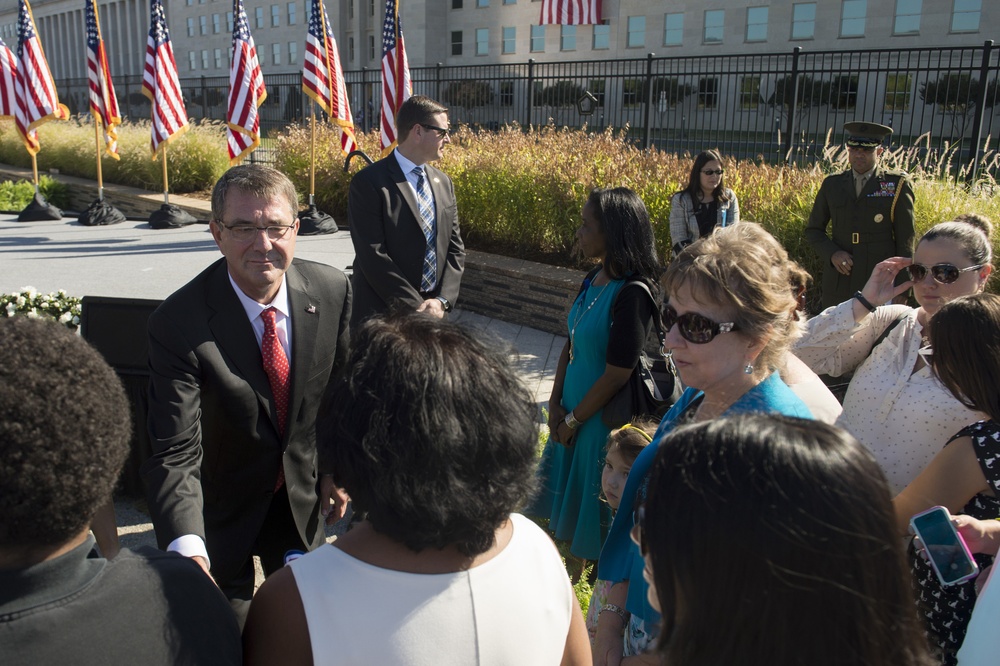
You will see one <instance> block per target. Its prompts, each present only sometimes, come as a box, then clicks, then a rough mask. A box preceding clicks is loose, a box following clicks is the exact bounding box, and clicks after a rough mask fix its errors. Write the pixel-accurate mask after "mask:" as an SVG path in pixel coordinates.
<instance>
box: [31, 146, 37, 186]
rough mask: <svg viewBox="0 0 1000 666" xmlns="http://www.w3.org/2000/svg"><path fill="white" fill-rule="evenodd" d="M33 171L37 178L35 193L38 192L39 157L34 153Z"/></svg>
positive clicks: (32, 160) (32, 159) (32, 157)
mask: <svg viewBox="0 0 1000 666" xmlns="http://www.w3.org/2000/svg"><path fill="white" fill-rule="evenodd" d="M31 173H32V176H34V179H35V194H38V157H37V156H35V154H34V153H32V155H31Z"/></svg>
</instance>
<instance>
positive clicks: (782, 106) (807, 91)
mask: <svg viewBox="0 0 1000 666" xmlns="http://www.w3.org/2000/svg"><path fill="white" fill-rule="evenodd" d="M794 86H795V81H794V79H793V78H792V77H791V75H789V76H785V77H782V78H780V79H778V80H777V81H775V82H774V92H773V93H771V96H770V97H769V98H768V99H767V104H768V106H770V107H773V108H776V109H778V110H779V111H780V112H781V115H782V116H784V117H785V118H786V119H787V118H788V114H789V113H790V112H791V110H792V105H793V101H794V105H795V115H796V117H797V118H798V119H799V120H802V119H803V118H804V117H805V116H806V115H808V113H809V110H810V109H812V108H814V107H820V106H823V105H825V104H829V103H830V82H829V81H822V80H816V79H813V78H812V77H811V76H809V75H808V74H800V75H799V81H798V90H797V91H796V94H795V95H794V96H793V94H792V90H793V89H794Z"/></svg>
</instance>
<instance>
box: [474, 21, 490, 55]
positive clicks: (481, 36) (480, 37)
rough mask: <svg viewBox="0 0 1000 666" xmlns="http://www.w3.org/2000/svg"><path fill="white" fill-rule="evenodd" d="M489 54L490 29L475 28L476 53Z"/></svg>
mask: <svg viewBox="0 0 1000 666" xmlns="http://www.w3.org/2000/svg"><path fill="white" fill-rule="evenodd" d="M489 54H490V29H489V28H476V55H477V56H484V55H489Z"/></svg>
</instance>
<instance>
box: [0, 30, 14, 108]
mask: <svg viewBox="0 0 1000 666" xmlns="http://www.w3.org/2000/svg"><path fill="white" fill-rule="evenodd" d="M16 86H17V57H16V56H15V55H14V52H13V51H11V50H10V49H9V48H8V47H7V45H6V44H5V43H4V41H3V40H2V39H0V118H13V117H14V114H15V113H16V112H17V101H16V98H15V93H14V88H15V87H16Z"/></svg>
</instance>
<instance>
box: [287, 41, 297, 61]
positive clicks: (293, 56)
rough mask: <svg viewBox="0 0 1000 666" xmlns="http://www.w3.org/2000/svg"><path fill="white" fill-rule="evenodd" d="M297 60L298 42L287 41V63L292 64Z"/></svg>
mask: <svg viewBox="0 0 1000 666" xmlns="http://www.w3.org/2000/svg"><path fill="white" fill-rule="evenodd" d="M298 62H299V43H298V42H288V64H289V65H294V64H297V63H298Z"/></svg>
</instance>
